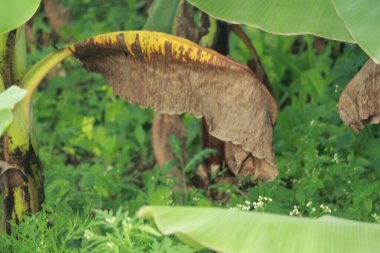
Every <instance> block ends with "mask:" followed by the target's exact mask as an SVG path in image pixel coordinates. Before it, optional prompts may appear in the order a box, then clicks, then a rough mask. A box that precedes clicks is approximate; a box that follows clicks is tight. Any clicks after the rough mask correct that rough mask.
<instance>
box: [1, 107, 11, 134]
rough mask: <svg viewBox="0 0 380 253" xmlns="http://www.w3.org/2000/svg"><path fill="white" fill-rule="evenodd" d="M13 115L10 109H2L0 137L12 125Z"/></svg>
mask: <svg viewBox="0 0 380 253" xmlns="http://www.w3.org/2000/svg"><path fill="white" fill-rule="evenodd" d="M12 120H13V115H12V112H11V110H10V109H3V110H0V137H1V136H2V135H3V134H4V133H5V131H7V129H8V127H9V126H10V125H11V123H12Z"/></svg>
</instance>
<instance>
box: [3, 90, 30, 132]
mask: <svg viewBox="0 0 380 253" xmlns="http://www.w3.org/2000/svg"><path fill="white" fill-rule="evenodd" d="M25 95H26V90H24V89H21V88H19V87H18V86H15V85H13V86H11V87H10V88H8V89H7V90H5V91H3V92H2V93H0V136H2V135H3V134H4V133H5V131H6V130H7V128H8V127H9V126H10V124H11V123H12V120H13V115H12V111H11V110H12V109H13V108H14V106H15V105H16V104H17V103H18V102H20V101H21V99H23V98H24V97H25Z"/></svg>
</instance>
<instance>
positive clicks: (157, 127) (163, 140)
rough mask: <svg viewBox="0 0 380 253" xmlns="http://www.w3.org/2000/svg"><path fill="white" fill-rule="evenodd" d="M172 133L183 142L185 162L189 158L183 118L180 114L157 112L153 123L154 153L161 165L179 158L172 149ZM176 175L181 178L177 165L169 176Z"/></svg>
mask: <svg viewBox="0 0 380 253" xmlns="http://www.w3.org/2000/svg"><path fill="white" fill-rule="evenodd" d="M171 135H174V136H176V137H177V138H179V140H180V142H181V144H182V151H183V154H182V157H183V158H184V162H186V160H187V153H186V148H185V143H186V142H185V140H186V130H185V127H184V125H183V124H182V118H181V116H179V115H165V114H159V113H157V114H156V115H155V116H154V119H153V123H152V144H153V150H154V155H155V157H156V160H157V163H158V165H159V166H160V167H162V166H163V165H164V164H166V163H167V162H169V161H175V160H177V157H176V156H175V154H174V153H173V151H172V148H171V146H170V142H169V138H170V136H171ZM172 175H176V176H177V177H178V179H180V175H181V173H180V169H179V168H178V167H177V166H176V167H174V168H173V170H172V171H171V172H170V173H169V174H168V176H172Z"/></svg>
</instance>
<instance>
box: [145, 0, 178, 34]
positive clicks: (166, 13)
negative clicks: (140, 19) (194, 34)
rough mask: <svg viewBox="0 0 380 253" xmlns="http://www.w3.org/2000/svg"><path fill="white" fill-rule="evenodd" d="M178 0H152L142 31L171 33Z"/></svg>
mask: <svg viewBox="0 0 380 253" xmlns="http://www.w3.org/2000/svg"><path fill="white" fill-rule="evenodd" d="M179 1H180V0H154V2H153V3H152V5H151V6H150V8H149V11H148V14H149V17H148V20H147V21H146V23H145V26H144V30H148V31H157V32H164V33H172V32H173V31H172V30H173V26H174V20H175V17H176V14H177V9H178V5H179Z"/></svg>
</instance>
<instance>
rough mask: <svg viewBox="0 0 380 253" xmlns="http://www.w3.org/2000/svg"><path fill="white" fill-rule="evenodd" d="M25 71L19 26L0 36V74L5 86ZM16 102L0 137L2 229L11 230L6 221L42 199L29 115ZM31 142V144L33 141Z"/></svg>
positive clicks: (37, 205)
mask: <svg viewBox="0 0 380 253" xmlns="http://www.w3.org/2000/svg"><path fill="white" fill-rule="evenodd" d="M26 70H27V64H26V41H25V28H24V27H23V26H22V27H20V28H18V29H17V31H16V30H14V31H11V32H9V33H8V34H3V35H0V77H1V82H0V84H2V86H1V87H0V89H5V88H7V87H9V86H11V85H17V84H18V83H19V82H20V80H21V79H22V78H23V76H24V74H25V72H26ZM22 112H23V110H21V107H20V105H17V106H16V107H15V110H14V120H13V122H12V124H11V126H10V128H9V130H8V132H7V133H6V134H5V135H4V136H3V137H2V138H1V139H0V151H1V157H0V160H3V161H4V162H5V164H8V165H9V167H10V168H11V169H8V170H5V171H4V170H2V168H0V172H1V173H0V188H1V190H2V196H3V217H2V228H5V229H6V231H7V232H8V233H10V232H11V227H10V223H9V221H12V222H14V223H19V222H20V221H21V220H22V218H23V217H24V216H25V215H28V214H31V213H34V212H37V211H39V210H40V208H41V203H42V201H43V200H44V190H43V176H42V168H41V165H40V162H39V160H38V157H37V155H36V146H35V145H32V142H31V140H32V139H35V137H34V131H33V128H32V123H33V122H32V120H30V118H31V114H28V115H27V117H25V114H24V113H22ZM34 144H35V143H34Z"/></svg>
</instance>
